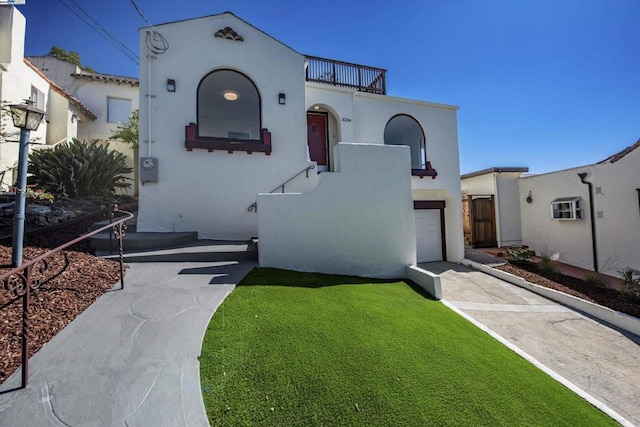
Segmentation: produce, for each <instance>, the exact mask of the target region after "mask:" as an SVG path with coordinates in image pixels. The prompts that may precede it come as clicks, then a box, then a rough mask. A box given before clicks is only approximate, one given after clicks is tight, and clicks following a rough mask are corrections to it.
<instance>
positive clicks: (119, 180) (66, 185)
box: [28, 138, 132, 198]
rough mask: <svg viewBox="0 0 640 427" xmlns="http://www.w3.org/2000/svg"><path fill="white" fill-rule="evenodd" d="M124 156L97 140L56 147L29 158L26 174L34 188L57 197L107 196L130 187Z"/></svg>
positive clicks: (75, 140)
mask: <svg viewBox="0 0 640 427" xmlns="http://www.w3.org/2000/svg"><path fill="white" fill-rule="evenodd" d="M125 159H126V156H125V155H124V154H122V153H120V152H118V151H115V150H110V149H109V144H98V141H91V142H80V141H79V140H77V139H75V138H74V139H73V140H72V141H71V142H70V143H67V144H60V145H57V146H55V147H54V148H52V149H50V150H46V149H43V150H35V151H33V152H32V153H31V154H30V155H29V168H28V172H29V173H30V174H32V177H31V180H32V181H33V183H34V184H36V186H37V187H38V188H41V189H43V190H45V191H48V192H50V193H53V194H55V195H57V196H63V197H69V198H81V197H87V196H109V195H111V194H113V193H114V192H115V191H116V189H123V188H128V187H130V186H131V183H130V182H128V181H130V178H127V177H126V176H125V175H126V174H128V173H131V171H132V169H131V168H130V167H128V166H127V165H126V161H125Z"/></svg>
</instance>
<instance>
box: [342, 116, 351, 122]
mask: <svg viewBox="0 0 640 427" xmlns="http://www.w3.org/2000/svg"><path fill="white" fill-rule="evenodd" d="M342 121H343V122H347V123H350V122H351V118H350V117H343V118H342Z"/></svg>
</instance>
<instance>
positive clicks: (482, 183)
mask: <svg viewBox="0 0 640 427" xmlns="http://www.w3.org/2000/svg"><path fill="white" fill-rule="evenodd" d="M460 186H461V188H462V190H463V191H464V190H466V191H468V192H469V195H471V196H492V195H495V194H496V180H495V177H494V174H493V173H487V174H484V175H478V176H473V177H470V178H464V179H461V180H460Z"/></svg>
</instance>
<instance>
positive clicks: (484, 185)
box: [460, 172, 522, 247]
mask: <svg viewBox="0 0 640 427" xmlns="http://www.w3.org/2000/svg"><path fill="white" fill-rule="evenodd" d="M519 176H520V172H491V173H485V174H483V175H478V176H472V177H469V178H464V179H462V180H461V181H460V184H461V188H462V191H467V192H468V193H469V195H470V196H494V203H495V214H496V218H495V222H496V240H497V244H498V247H503V246H517V245H522V231H521V226H520V200H519V199H520V191H519V185H518V184H519V183H518V177H519Z"/></svg>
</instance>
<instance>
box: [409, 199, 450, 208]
mask: <svg viewBox="0 0 640 427" xmlns="http://www.w3.org/2000/svg"><path fill="white" fill-rule="evenodd" d="M445 207H446V202H445V201H444V200H414V201H413V208H414V209H444V208H445Z"/></svg>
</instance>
